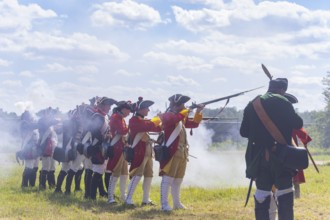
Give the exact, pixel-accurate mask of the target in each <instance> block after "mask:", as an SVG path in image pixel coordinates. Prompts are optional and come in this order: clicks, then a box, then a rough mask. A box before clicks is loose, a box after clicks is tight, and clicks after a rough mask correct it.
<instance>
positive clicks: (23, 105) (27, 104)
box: [14, 101, 34, 113]
mask: <svg viewBox="0 0 330 220" xmlns="http://www.w3.org/2000/svg"><path fill="white" fill-rule="evenodd" d="M14 106H15V107H16V108H18V109H19V112H20V113H21V112H24V111H25V110H28V111H34V106H33V103H32V102H31V101H19V102H15V104H14Z"/></svg>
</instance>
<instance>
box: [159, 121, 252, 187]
mask: <svg viewBox="0 0 330 220" xmlns="http://www.w3.org/2000/svg"><path fill="white" fill-rule="evenodd" d="M189 132H190V129H187V135H188V142H189V145H190V148H189V154H190V155H191V156H189V162H188V164H187V169H186V174H185V177H184V179H183V187H186V186H195V187H203V188H224V187H238V186H247V185H248V183H249V182H248V179H246V178H245V158H244V152H243V151H238V150H235V148H236V147H234V146H233V147H232V148H233V150H232V151H210V150H208V147H209V146H210V145H211V144H212V136H213V135H214V132H213V130H211V129H207V128H206V127H205V126H204V125H203V124H201V125H200V126H199V127H198V128H196V129H193V135H192V136H191V135H189ZM194 157H196V158H194ZM158 171H159V163H158V162H154V172H155V175H154V176H155V177H154V181H153V183H154V184H159V183H160V181H161V179H160V177H158V176H157V174H158Z"/></svg>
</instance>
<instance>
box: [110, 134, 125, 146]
mask: <svg viewBox="0 0 330 220" xmlns="http://www.w3.org/2000/svg"><path fill="white" fill-rule="evenodd" d="M121 137H122V136H121V135H120V134H116V135H115V136H114V137H113V138H112V139H111V142H110V146H113V145H115V144H116V143H117V142H118V141H119V140H120V138H121Z"/></svg>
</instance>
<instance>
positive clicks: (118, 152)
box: [107, 101, 131, 204]
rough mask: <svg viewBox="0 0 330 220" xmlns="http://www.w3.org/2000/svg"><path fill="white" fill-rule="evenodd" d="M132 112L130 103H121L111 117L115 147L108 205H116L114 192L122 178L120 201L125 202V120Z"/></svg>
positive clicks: (126, 170)
mask: <svg viewBox="0 0 330 220" xmlns="http://www.w3.org/2000/svg"><path fill="white" fill-rule="evenodd" d="M130 112H131V102H130V101H120V102H118V103H117V107H116V108H114V109H113V114H112V115H111V117H110V134H111V137H112V140H111V142H112V143H111V145H112V146H113V156H112V157H110V158H109V160H108V164H107V171H110V172H111V173H112V175H111V177H110V180H109V186H108V203H109V204H115V203H116V201H115V199H114V192H115V189H116V183H117V180H118V178H120V194H121V196H120V199H121V200H122V201H125V198H126V195H125V190H126V182H127V179H128V164H127V161H126V160H125V159H124V155H123V150H124V147H125V145H126V135H127V133H128V126H127V124H126V122H125V120H124V118H126V117H127V116H128V115H129V114H130Z"/></svg>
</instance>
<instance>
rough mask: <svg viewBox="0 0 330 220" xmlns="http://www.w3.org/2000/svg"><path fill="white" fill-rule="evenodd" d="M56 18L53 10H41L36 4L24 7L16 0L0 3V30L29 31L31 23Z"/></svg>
mask: <svg viewBox="0 0 330 220" xmlns="http://www.w3.org/2000/svg"><path fill="white" fill-rule="evenodd" d="M56 16H57V15H56V13H55V12H54V11H53V10H45V9H42V8H41V7H40V6H39V5H37V4H28V5H27V6H25V5H21V4H19V3H18V2H17V1H16V0H2V1H1V2H0V17H1V19H0V30H1V29H2V30H8V29H16V30H19V31H22V30H29V29H31V27H32V22H33V21H35V20H37V19H46V18H53V17H56Z"/></svg>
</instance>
